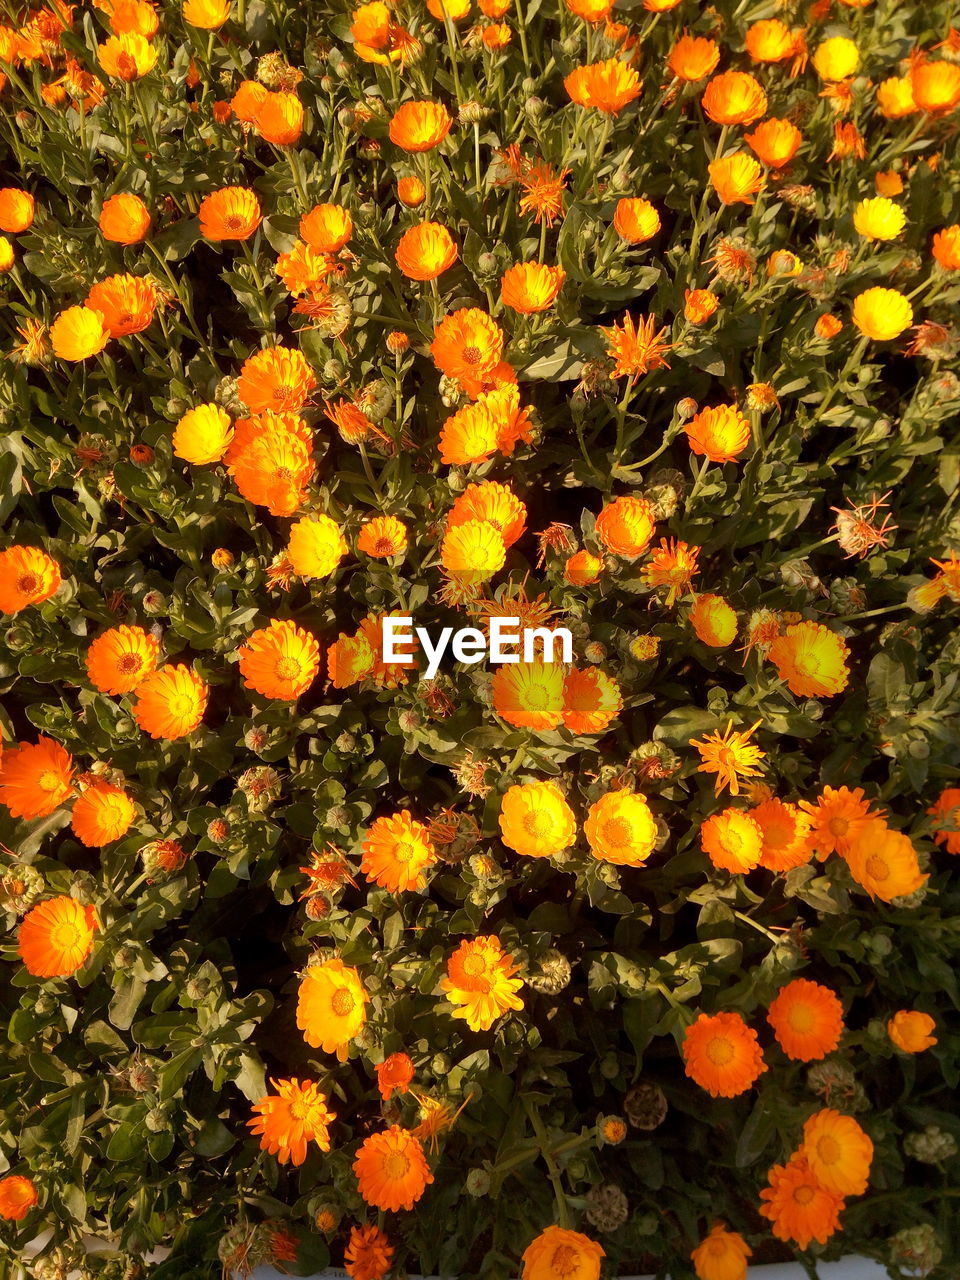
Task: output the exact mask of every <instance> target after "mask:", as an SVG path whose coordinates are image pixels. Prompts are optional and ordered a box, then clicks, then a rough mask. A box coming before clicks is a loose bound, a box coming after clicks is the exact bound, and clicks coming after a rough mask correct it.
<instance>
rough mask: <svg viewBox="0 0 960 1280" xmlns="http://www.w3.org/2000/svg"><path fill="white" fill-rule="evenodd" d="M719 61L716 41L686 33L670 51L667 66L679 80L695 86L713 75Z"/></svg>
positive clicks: (718, 48)
mask: <svg viewBox="0 0 960 1280" xmlns="http://www.w3.org/2000/svg"><path fill="white" fill-rule="evenodd" d="M719 61H720V47H719V45H718V44H717V42H716V41H715V40H708V39H706V38H705V37H704V36H691V35H688V34H687V33H686V32H684V33H683V35H682V36H681V37H680V39H679V40H677V42H676V43H675V44H674V46H673V48H672V49H671V50H670V54H669V56H668V58H667V66H668V67H669V69H670V70H671V71H672V72H673V74H674V75H675V76H676V77H677V79H678V80H685V81H687V82H688V83H690V84H693V83H695V82H696V81H697V80H705V79H706V78H707V76H709V75H711V74H712V73H713V72H714V71H715V70H716V68H717V63H718V62H719Z"/></svg>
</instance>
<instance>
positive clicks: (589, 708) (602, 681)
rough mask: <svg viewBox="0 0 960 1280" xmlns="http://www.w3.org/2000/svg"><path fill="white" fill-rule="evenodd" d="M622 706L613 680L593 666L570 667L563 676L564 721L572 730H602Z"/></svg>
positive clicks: (617, 687)
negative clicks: (584, 668) (579, 668)
mask: <svg viewBox="0 0 960 1280" xmlns="http://www.w3.org/2000/svg"><path fill="white" fill-rule="evenodd" d="M622 706H623V698H622V697H621V694H620V687H619V685H618V684H617V682H616V680H614V679H613V678H612V677H611V676H608V675H607V674H606V673H605V672H603V671H598V670H597V668H596V667H588V668H587V670H585V671H578V670H573V671H570V672H568V673H567V675H566V676H565V677H564V681H563V723H564V725H565V726H566V727H567V728H568V729H569V730H570V732H571V733H602V732H603V730H604V729H606V728H607V726H608V725H609V724H611V723H612V722H613V721H614V720H615V719H616V717H617V716H618V715H619V713H620V709H621V708H622Z"/></svg>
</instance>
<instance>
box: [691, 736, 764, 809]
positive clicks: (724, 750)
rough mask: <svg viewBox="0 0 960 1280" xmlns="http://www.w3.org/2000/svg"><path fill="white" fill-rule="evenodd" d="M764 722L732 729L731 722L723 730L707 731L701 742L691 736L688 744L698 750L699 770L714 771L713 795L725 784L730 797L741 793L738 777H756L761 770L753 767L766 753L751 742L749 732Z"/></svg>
mask: <svg viewBox="0 0 960 1280" xmlns="http://www.w3.org/2000/svg"><path fill="white" fill-rule="evenodd" d="M762 723H763V722H762V721H761V720H758V721H757V722H756V724H754V725H752V726H751V727H750V728H749V729H745V730H734V727H733V721H732V720H730V721H728V723H727V727H726V729H725V730H724V731H723V733H722V734H721V733H718V732H714V733H710V734H707V736H706V737H705V738H704V739H703V740H702V741H701V742H698V741H697V740H696V738H691V739H690V745H691V746H692V747H696V748H697V750H698V751H699V752H700V760H701V763H700V764H699V765H698V766H697V772H698V773H713V774H716V783H715V786H714V795H719V794H720V792H721V791H722V790H723V789H724V787H728V788H729V791H730V794H731V795H732V796H737V795H739V794H740V779H741V778H756V777H759V776H760V773H761V770H760V769H757V768H755V766H756V765H757V764H758V763H759V761H761V760H762V759H763V758H764V756H765V754H766V753H765V752H763V751H761V750H760V748H759V747H758V746H757V745H756V744H755V743H753V742H751V741H750V735H751V734H752V733H753V732H754V730H756V729H757V728H758V727H759V726H760V725H761V724H762Z"/></svg>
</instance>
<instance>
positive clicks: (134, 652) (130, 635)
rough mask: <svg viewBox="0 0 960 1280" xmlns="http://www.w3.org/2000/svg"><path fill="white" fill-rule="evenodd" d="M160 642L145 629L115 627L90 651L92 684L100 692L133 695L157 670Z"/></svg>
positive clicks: (95, 641)
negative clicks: (142, 682)
mask: <svg viewBox="0 0 960 1280" xmlns="http://www.w3.org/2000/svg"><path fill="white" fill-rule="evenodd" d="M159 652H160V641H159V640H158V639H157V638H156V637H155V636H153V635H151V634H150V632H149V631H144V629H143V628H142V627H126V626H124V627H112V628H111V629H110V630H109V631H105V632H104V633H103V634H102V635H100V636H97V638H96V640H94V641H93V643H92V644H91V645H90V647H89V649H88V650H87V657H86V668H87V675H88V676H89V678H90V683H91V684H92V685H93V687H94V688H95V689H99V690H100V692H101V693H109V694H113V695H115V696H116V695H118V694H123V693H130V692H131V691H132V690H133V689H135V688H136V687H137V685H138V684H139V683H140V681H141V680H142V679H143V678H144V676H146V675H149V674H150V672H151V671H155V670H156V667H157V658H158V655H159Z"/></svg>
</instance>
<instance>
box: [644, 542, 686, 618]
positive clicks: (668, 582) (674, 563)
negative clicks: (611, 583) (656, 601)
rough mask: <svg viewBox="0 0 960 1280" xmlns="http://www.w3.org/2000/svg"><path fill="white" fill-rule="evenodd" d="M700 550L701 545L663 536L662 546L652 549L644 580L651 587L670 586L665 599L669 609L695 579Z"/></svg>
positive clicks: (645, 567)
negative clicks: (692, 544) (697, 545)
mask: <svg viewBox="0 0 960 1280" xmlns="http://www.w3.org/2000/svg"><path fill="white" fill-rule="evenodd" d="M699 552H700V548H699V547H692V546H690V545H689V544H688V543H686V542H679V541H677V539H676V538H673V539H667V538H661V539H660V546H659V547H657V548H656V549H655V550H653V551H651V553H650V561H649V563H648V564H646V565H644V567H643V574H642V576H643V580H644V582H645V583H646V584H647V586H649V587H654V588H656V587H667V588H668V590H667V597H666V600H665V601H664V604H665V605H666V606H667V608H668V609H669V608H671V607H672V606H673V605H674V604H675V603H676V601H677V598H678V597H679V596H681V595H683V593H684V592H685V591H686V590H687V588H688V587H689V586H690V583H691V582H692V581H693V576H694V574H695V573H696V572H697V556H698V554H699Z"/></svg>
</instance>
